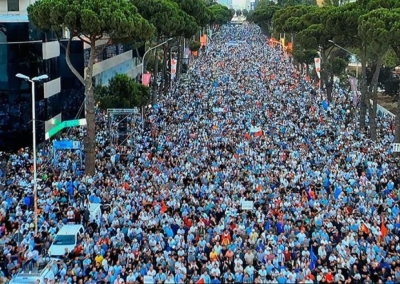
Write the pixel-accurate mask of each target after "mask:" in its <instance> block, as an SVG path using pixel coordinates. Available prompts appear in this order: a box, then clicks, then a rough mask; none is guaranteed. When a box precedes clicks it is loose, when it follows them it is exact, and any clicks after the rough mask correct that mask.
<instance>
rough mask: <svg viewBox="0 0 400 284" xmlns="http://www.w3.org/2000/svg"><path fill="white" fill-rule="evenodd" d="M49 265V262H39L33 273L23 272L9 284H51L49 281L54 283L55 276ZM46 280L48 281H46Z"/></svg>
mask: <svg viewBox="0 0 400 284" xmlns="http://www.w3.org/2000/svg"><path fill="white" fill-rule="evenodd" d="M48 264H49V262H48V261H47V262H45V261H39V262H38V263H37V264H36V265H35V267H34V268H33V271H32V272H31V273H28V272H22V271H21V272H19V273H18V274H17V275H16V276H15V277H14V278H13V279H12V280H11V281H10V282H9V284H37V283H40V284H44V283H46V282H47V283H49V282H48V281H50V280H51V281H53V280H54V278H55V275H54V273H53V270H52V269H51V267H49V266H48ZM45 279H47V280H48V281H45ZM38 280H39V282H38Z"/></svg>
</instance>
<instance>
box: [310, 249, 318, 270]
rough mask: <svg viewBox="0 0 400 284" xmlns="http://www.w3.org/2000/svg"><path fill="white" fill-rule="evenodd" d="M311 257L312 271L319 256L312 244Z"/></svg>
mask: <svg viewBox="0 0 400 284" xmlns="http://www.w3.org/2000/svg"><path fill="white" fill-rule="evenodd" d="M310 258H311V262H310V269H311V271H312V270H314V269H315V266H316V264H317V256H316V255H315V254H314V248H313V246H311V248H310Z"/></svg>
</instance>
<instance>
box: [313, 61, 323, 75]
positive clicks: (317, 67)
mask: <svg viewBox="0 0 400 284" xmlns="http://www.w3.org/2000/svg"><path fill="white" fill-rule="evenodd" d="M314 63H315V72H317V76H318V78H321V59H320V58H319V57H316V58H314Z"/></svg>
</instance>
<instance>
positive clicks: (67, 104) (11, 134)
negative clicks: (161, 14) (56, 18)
mask: <svg viewBox="0 0 400 284" xmlns="http://www.w3.org/2000/svg"><path fill="white" fill-rule="evenodd" d="M34 2H35V0H29V1H28V0H0V150H6V151H8V150H16V149H18V148H21V147H26V146H30V145H32V144H31V143H32V135H31V133H32V123H31V117H32V100H31V85H30V83H29V82H26V81H24V80H21V79H19V78H16V76H15V75H16V74H17V73H22V74H24V75H27V76H28V77H30V78H33V77H36V76H40V75H43V74H46V75H48V77H49V80H48V81H47V82H43V83H40V84H39V83H36V84H35V85H36V86H35V87H36V88H35V95H36V100H35V108H36V119H37V121H36V128H37V129H36V133H37V141H38V143H40V142H42V141H44V139H45V133H46V132H48V131H49V130H50V129H51V128H52V127H54V126H55V125H54V123H55V122H60V121H66V120H71V119H76V118H83V116H84V114H85V111H84V109H83V108H82V105H83V102H84V88H83V85H82V84H81V83H80V82H79V80H78V79H77V78H76V77H75V75H73V73H72V72H71V71H70V69H69V67H68V66H67V64H66V60H65V56H66V55H65V49H64V48H62V47H61V45H60V42H59V41H58V40H57V38H56V36H55V35H54V34H53V33H43V32H41V31H39V30H37V29H36V28H35V27H34V26H33V25H32V24H31V23H30V22H29V21H28V14H27V7H28V6H29V4H31V3H34ZM63 36H64V37H65V38H68V37H69V34H68V32H67V31H66V32H65V33H64V35H63ZM65 41H66V39H65ZM102 44H104V42H101V41H98V48H99V49H100V48H101V46H102ZM89 51H90V47H89V46H87V45H86V44H84V43H83V42H82V41H80V40H73V41H72V45H71V49H70V54H71V55H70V58H71V62H72V64H73V65H74V67H75V68H76V69H77V71H78V72H79V73H80V74H81V75H82V76H84V74H85V67H84V66H85V65H84V64H85V60H87V58H88V54H89ZM143 51H144V50H143V48H142V49H141V50H140V51H139V53H141V52H143ZM93 72H94V73H93V74H94V81H95V83H96V84H107V83H108V81H109V80H110V78H112V77H113V76H114V75H115V74H116V73H127V74H129V75H130V76H132V77H136V76H138V75H140V72H141V65H140V66H138V60H137V54H136V52H133V50H132V47H131V46H130V45H120V44H118V45H112V46H109V47H107V48H105V50H104V52H103V53H102V54H100V55H99V56H97V58H96V64H95V65H94V67H93Z"/></svg>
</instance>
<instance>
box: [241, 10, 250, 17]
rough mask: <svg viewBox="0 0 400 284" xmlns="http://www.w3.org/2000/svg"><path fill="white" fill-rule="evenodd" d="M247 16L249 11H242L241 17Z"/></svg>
mask: <svg viewBox="0 0 400 284" xmlns="http://www.w3.org/2000/svg"><path fill="white" fill-rule="evenodd" d="M248 14H249V11H247V10H246V9H243V10H242V15H243V16H244V17H247V15H248Z"/></svg>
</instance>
